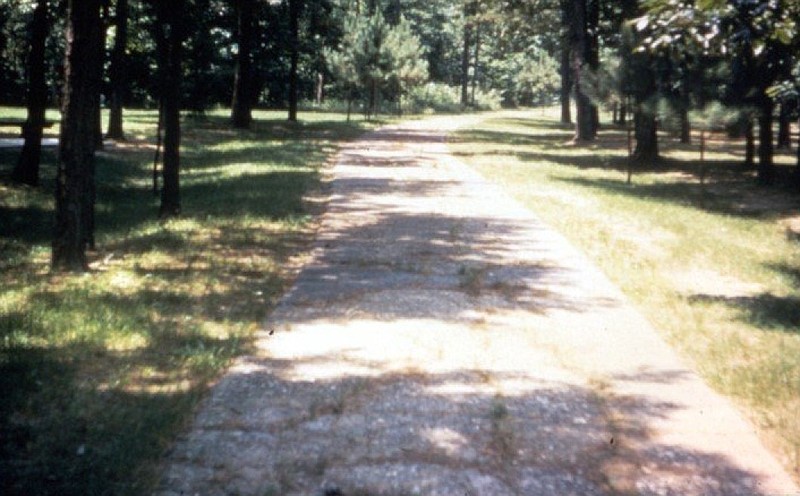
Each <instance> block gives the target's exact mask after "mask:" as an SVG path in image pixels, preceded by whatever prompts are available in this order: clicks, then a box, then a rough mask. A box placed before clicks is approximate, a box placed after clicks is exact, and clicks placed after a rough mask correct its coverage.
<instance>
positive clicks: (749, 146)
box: [744, 117, 756, 170]
mask: <svg viewBox="0 0 800 496" xmlns="http://www.w3.org/2000/svg"><path fill="white" fill-rule="evenodd" d="M755 164H756V137H755V133H754V130H753V119H751V118H750V117H748V118H747V120H746V121H745V123H744V168H745V169H746V170H752V169H753V166H755Z"/></svg>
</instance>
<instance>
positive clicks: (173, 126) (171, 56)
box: [159, 0, 185, 218]
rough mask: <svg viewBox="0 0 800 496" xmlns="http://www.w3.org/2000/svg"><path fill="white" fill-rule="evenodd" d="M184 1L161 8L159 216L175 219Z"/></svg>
mask: <svg viewBox="0 0 800 496" xmlns="http://www.w3.org/2000/svg"><path fill="white" fill-rule="evenodd" d="M184 7H185V0H170V1H169V2H165V3H164V4H162V5H160V8H161V12H160V14H161V19H160V22H162V23H164V24H166V25H168V26H169V34H168V35H167V36H166V39H164V40H163V41H162V43H165V44H166V47H165V50H164V54H165V57H164V69H163V70H162V71H161V73H162V84H163V86H162V98H163V100H162V104H163V106H164V107H163V108H164V165H163V167H162V172H161V174H162V179H163V187H162V189H161V207H160V209H159V216H160V217H162V218H163V217H172V216H176V215H178V214H180V212H181V196H180V142H181V118H180V109H181V103H180V100H181V74H182V71H181V58H182V44H183V36H184V32H183V31H184V26H183V19H184V10H185V9H184Z"/></svg>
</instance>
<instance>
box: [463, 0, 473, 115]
mask: <svg viewBox="0 0 800 496" xmlns="http://www.w3.org/2000/svg"><path fill="white" fill-rule="evenodd" d="M471 16H472V9H471V3H470V0H467V1H466V2H465V3H464V40H463V41H464V46H463V48H462V51H461V105H464V106H465V107H466V106H467V105H468V104H469V50H470V45H472V20H471V19H470V17H471Z"/></svg>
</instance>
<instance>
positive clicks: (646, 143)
mask: <svg viewBox="0 0 800 496" xmlns="http://www.w3.org/2000/svg"><path fill="white" fill-rule="evenodd" d="M633 122H634V134H635V136H636V149H634V151H633V159H634V161H636V162H638V163H652V162H655V161H656V160H658V126H657V124H656V116H655V115H654V114H653V113H652V112H647V111H645V110H644V109H643V108H642V105H639V108H637V109H636V112H634V114H633Z"/></svg>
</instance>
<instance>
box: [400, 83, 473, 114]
mask: <svg viewBox="0 0 800 496" xmlns="http://www.w3.org/2000/svg"><path fill="white" fill-rule="evenodd" d="M408 107H409V108H410V109H411V111H412V112H415V113H433V112H452V113H455V112H459V111H461V110H462V105H461V89H460V88H458V87H456V86H448V85H446V84H442V83H428V84H425V85H421V86H418V87H416V88H413V89H412V90H411V91H410V92H409V94H408Z"/></svg>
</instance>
